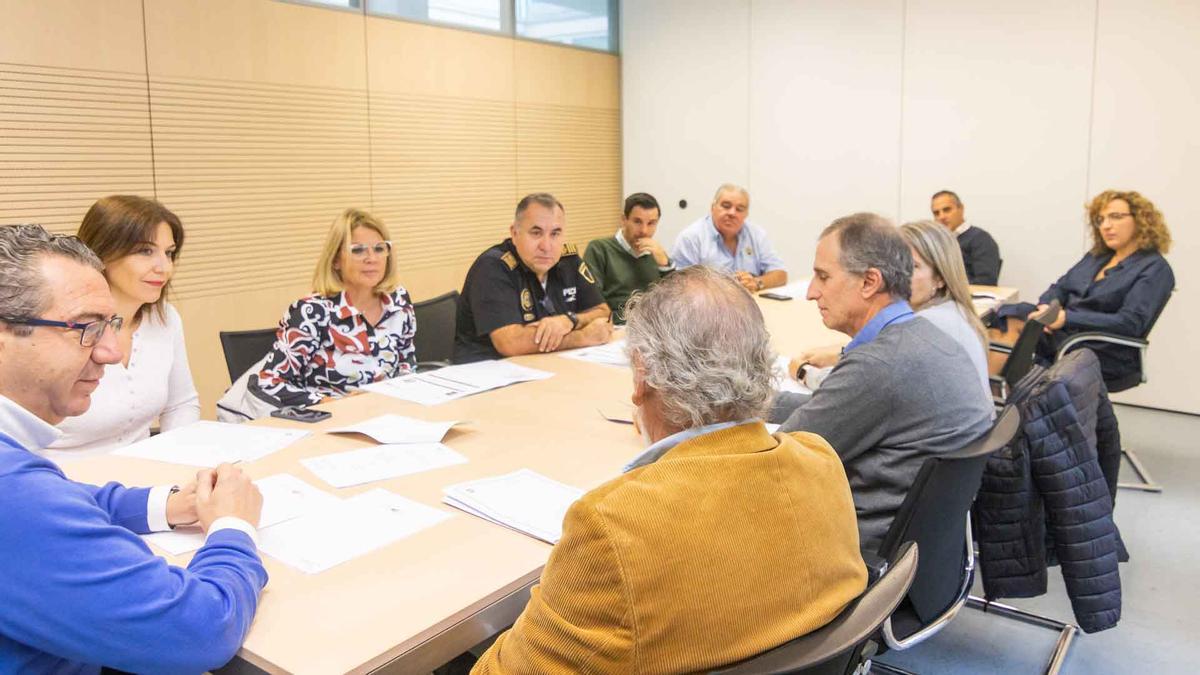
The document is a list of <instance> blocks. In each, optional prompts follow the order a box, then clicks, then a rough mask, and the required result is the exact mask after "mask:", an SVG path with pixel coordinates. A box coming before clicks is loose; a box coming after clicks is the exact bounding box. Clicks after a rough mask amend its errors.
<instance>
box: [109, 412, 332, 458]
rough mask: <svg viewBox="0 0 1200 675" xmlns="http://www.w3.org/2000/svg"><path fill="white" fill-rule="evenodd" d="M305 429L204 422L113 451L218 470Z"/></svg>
mask: <svg viewBox="0 0 1200 675" xmlns="http://www.w3.org/2000/svg"><path fill="white" fill-rule="evenodd" d="M308 434H309V432H307V431H304V430H301V429H279V428H275V427H259V426H250V425H247V424H224V423H221V422H209V421H207V420H201V421H199V422H192V423H191V424H189V425H187V426H183V427H179V428H177V429H172V430H170V431H164V432H163V433H161V434H158V435H157V436H151V437H150V438H147V439H146V440H144V441H138V442H137V443H134V444H132V445H127V446H125V447H123V448H121V449H119V450H116V451H114V452H113V454H114V455H121V456H123V457H140V458H142V459H153V460H157V461H160V462H171V463H173V464H187V465H188V466H207V467H215V466H217V465H218V464H221V463H223V462H229V463H231V464H232V463H233V462H252V461H254V460H256V459H261V458H263V457H266V456H267V455H269V454H271V453H273V452H278V451H279V450H282V449H284V448H286V447H287V446H289V445H291V444H292V443H295V442H296V441H298V440H300V439H301V438H304V437H305V436H307V435H308Z"/></svg>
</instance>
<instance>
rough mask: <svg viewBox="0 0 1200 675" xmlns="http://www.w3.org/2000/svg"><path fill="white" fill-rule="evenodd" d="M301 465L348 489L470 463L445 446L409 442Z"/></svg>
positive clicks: (344, 453) (328, 457) (319, 458)
mask: <svg viewBox="0 0 1200 675" xmlns="http://www.w3.org/2000/svg"><path fill="white" fill-rule="evenodd" d="M300 463H301V464H303V465H304V468H306V469H308V470H309V471H312V472H313V473H315V474H316V475H317V476H318V477H320V479H321V480H323V481H325V482H326V483H329V484H330V485H332V486H334V487H338V488H344V487H350V486H352V485H361V484H363V483H370V482H371V481H377V480H386V479H388V478H395V477H397V476H407V475H408V474H412V473H420V472H422V471H431V470H433V469H440V468H442V467H445V466H453V465H455V464H466V463H467V458H466V457H463V456H462V455H460V454H458V453H457V452H455V451H453V450H451V449H450V448H448V447H446V446H444V445H442V444H441V443H405V444H403V445H376V446H373V447H370V448H361V449H359V450H350V451H349V452H338V453H335V454H332V455H322V456H320V457H310V458H308V459H302V460H300Z"/></svg>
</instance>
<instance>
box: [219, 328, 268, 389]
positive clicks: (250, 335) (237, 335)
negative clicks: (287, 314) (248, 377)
mask: <svg viewBox="0 0 1200 675" xmlns="http://www.w3.org/2000/svg"><path fill="white" fill-rule="evenodd" d="M275 332H276V331H275V329H274V328H259V329H255V330H229V331H226V330H223V331H221V332H220V336H221V350H222V351H224V352H225V368H227V369H228V370H229V381H230V382H234V381H236V380H237V378H238V376H239V375H241V374H242V373H244V372H246V371H247V370H249V369H250V366H253V365H254V364H255V363H258V360H259V359H261V358H262V357H264V356H266V355H267V352H269V351H271V347H272V345H274V344H275Z"/></svg>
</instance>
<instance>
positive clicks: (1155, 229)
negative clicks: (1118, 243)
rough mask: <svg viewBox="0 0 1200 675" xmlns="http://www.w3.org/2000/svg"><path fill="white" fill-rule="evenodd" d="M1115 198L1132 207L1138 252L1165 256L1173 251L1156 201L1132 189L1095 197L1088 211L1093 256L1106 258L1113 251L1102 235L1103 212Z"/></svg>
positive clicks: (1088, 206)
mask: <svg viewBox="0 0 1200 675" xmlns="http://www.w3.org/2000/svg"><path fill="white" fill-rule="evenodd" d="M1114 199H1120V200H1122V201H1124V202H1125V203H1126V204H1128V205H1129V212H1130V213H1131V214H1132V215H1133V222H1134V224H1135V225H1136V228H1137V229H1135V230H1134V235H1133V236H1134V239H1136V240H1137V247H1138V250H1141V251H1158V252H1159V253H1166V252H1167V251H1169V250H1171V231H1170V230H1169V229H1167V221H1166V220H1165V219H1164V218H1163V214H1162V212H1161V211H1159V210H1158V209H1157V208H1155V207H1154V202H1152V201H1150V200H1149V199H1146V198H1145V197H1143V196H1142V195H1141V194H1140V193H1138V192H1135V191H1133V190H1128V191H1121V190H1105V191H1104V192H1101V193H1100V194H1098V195H1096V196H1095V197H1093V198H1092V201H1091V202H1090V203H1088V204H1087V205H1086V206H1085V208H1086V209H1087V214H1088V225H1089V226H1090V227H1091V232H1092V255H1104V254H1105V253H1107V252H1109V251H1111V250H1112V249H1110V248H1109V247H1108V244H1105V243H1104V237H1102V236H1100V220H1099V218H1100V212H1101V211H1103V210H1104V208H1105V207H1106V206H1108V205H1109V203H1110V202H1112V200H1114Z"/></svg>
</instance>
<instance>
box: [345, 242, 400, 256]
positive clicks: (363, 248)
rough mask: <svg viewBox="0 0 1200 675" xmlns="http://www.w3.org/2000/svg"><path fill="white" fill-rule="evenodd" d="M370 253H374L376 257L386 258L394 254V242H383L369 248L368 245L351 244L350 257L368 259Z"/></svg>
mask: <svg viewBox="0 0 1200 675" xmlns="http://www.w3.org/2000/svg"><path fill="white" fill-rule="evenodd" d="M368 251H372V252H374V253H375V255H379V256H386V255H388V254H390V253H391V252H392V242H390V241H381V242H379V243H377V244H375V245H374V246H368V245H366V244H350V255H352V256H354V257H355V258H365V257H367V252H368Z"/></svg>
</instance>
